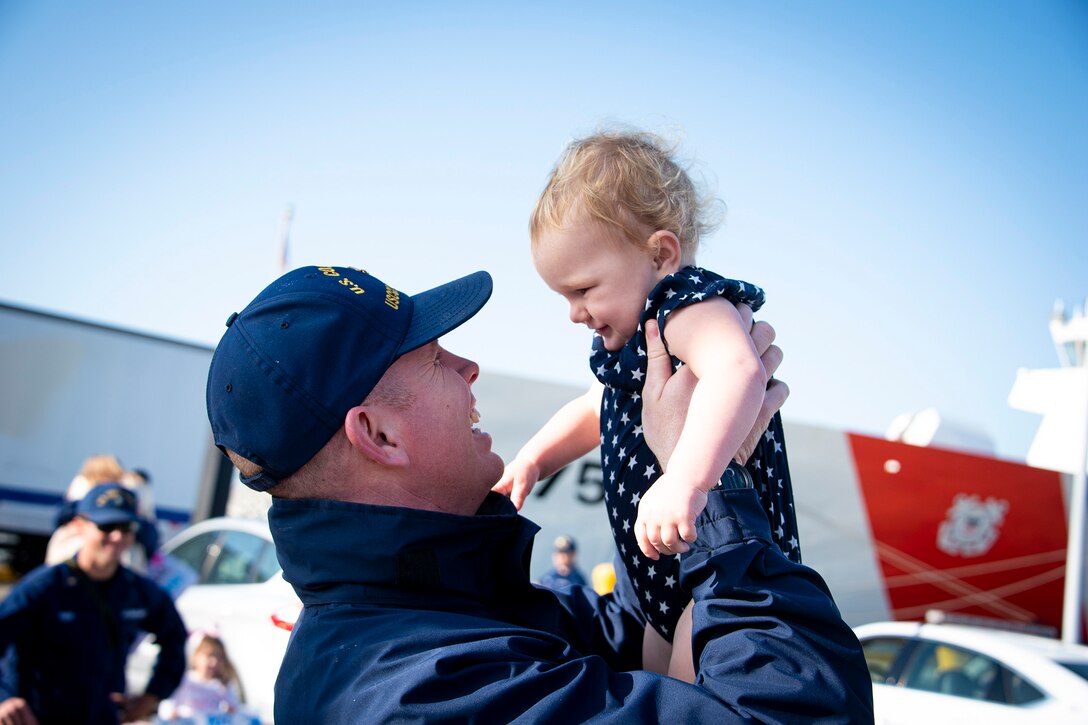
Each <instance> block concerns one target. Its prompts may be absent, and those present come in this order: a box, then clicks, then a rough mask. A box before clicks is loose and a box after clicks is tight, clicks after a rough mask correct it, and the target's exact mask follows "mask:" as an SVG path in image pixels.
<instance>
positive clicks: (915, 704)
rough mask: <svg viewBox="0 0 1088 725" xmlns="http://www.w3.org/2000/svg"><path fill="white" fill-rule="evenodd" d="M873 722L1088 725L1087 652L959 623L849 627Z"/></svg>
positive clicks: (894, 724)
mask: <svg viewBox="0 0 1088 725" xmlns="http://www.w3.org/2000/svg"><path fill="white" fill-rule="evenodd" d="M854 632H855V633H856V634H857V636H858V639H859V640H861V644H862V647H863V648H864V650H865V661H866V663H867V664H868V666H869V675H870V677H871V678H872V681H873V701H874V709H875V712H876V723H877V725H905V724H906V723H924V725H942V724H943V723H949V724H950V725H972V724H973V723H986V724H987V725H1004V724H1005V723H1017V724H1018V725H1019V724H1022V723H1046V724H1047V725H1061V724H1063V723H1069V724H1072V723H1077V724H1078V725H1083V724H1084V723H1088V647H1085V646H1082V645H1072V644H1066V643H1063V642H1061V641H1059V640H1055V639H1050V638H1047V637H1040V636H1036V635H1032V634H1021V633H1019V632H1011V631H1003V630H1000V629H991V628H984V627H978V626H970V625H964V624H922V623H919V622H877V623H874V624H865V625H861V626H858V627H854Z"/></svg>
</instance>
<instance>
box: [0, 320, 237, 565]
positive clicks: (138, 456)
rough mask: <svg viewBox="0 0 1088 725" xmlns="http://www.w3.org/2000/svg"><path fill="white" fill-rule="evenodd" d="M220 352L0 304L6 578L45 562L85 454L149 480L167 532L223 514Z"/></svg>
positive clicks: (0, 523) (1, 553)
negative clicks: (217, 394)
mask: <svg viewBox="0 0 1088 725" xmlns="http://www.w3.org/2000/svg"><path fill="white" fill-rule="evenodd" d="M211 355H212V348H211V347H209V346H203V345H196V344H191V343H187V342H181V341H178V340H171V339H167V338H165V337H159V336H155V335H147V334H141V333H137V332H132V331H129V330H123V329H119V328H116V327H110V326H106V325H101V324H96V323H91V322H87V321H82V320H78V319H74V318H71V317H66V316H61V315H57V314H52V313H48V312H43V311H38V310H33V309H28V308H25V307H20V306H15V305H11V304H5V303H0V579H3V578H5V577H6V578H9V579H10V578H12V577H17V576H18V575H20V574H23V573H25V572H26V571H28V570H29V569H31V568H33V567H34V566H35V565H37V564H39V563H41V561H42V558H43V556H44V552H45V544H46V542H47V540H48V537H49V535H50V534H51V533H52V530H53V520H54V516H55V514H56V511H57V507H58V505H59V504H60V502H61V499H62V497H63V495H64V492H65V490H66V489H67V488H68V484H69V483H70V482H71V480H72V478H73V477H74V476H75V474H76V473H77V472H78V471H79V468H80V466H81V464H82V462H83V460H84V459H85V458H87V457H88V456H91V455H95V454H99V453H112V454H114V455H115V456H117V458H118V459H119V460H120V461H121V463H122V465H124V466H126V467H129V468H141V469H144V470H146V471H148V472H149V473H150V474H151V476H152V491H153V497H154V501H155V505H156V513H157V515H158V518H159V521H160V526H161V527H162V528H163V534H164V535H169V534H170V533H172V531H173V530H175V529H178V528H180V527H182V526H184V525H185V524H187V523H189V522H190V521H191V520H196V519H200V518H205V517H207V516H212V515H216V514H219V513H222V511H223V509H224V508H225V505H226V497H227V494H228V491H229V485H230V478H231V471H232V469H231V467H230V465H229V462H227V461H226V459H225V458H224V457H223V456H222V455H221V454H220V453H219V452H218V451H217V450H216V449H215V447H214V445H212V439H211V429H210V427H209V425H208V418H207V414H206V413H205V408H204V386H205V383H206V381H207V375H208V365H209V363H210V362H211Z"/></svg>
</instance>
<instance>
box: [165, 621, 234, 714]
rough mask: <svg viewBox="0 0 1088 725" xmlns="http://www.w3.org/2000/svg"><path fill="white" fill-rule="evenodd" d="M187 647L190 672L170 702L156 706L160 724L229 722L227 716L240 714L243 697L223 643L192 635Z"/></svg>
mask: <svg viewBox="0 0 1088 725" xmlns="http://www.w3.org/2000/svg"><path fill="white" fill-rule="evenodd" d="M189 648H190V649H191V653H190V655H189V669H188V670H187V671H186V672H185V676H184V677H183V678H182V680H181V685H179V686H178V689H177V690H175V691H174V694H173V695H171V696H170V699H168V700H163V701H162V702H161V703H160V704H159V719H160V721H166V722H177V721H189V722H193V721H195V722H200V723H203V722H219V721H223V722H231V721H232V720H231V719H230V717H229V716H230V715H232V714H234V713H238V712H239V710H240V708H241V703H242V700H243V699H244V697H243V695H242V692H241V688H242V685H241V683H240V682H239V681H238V674H237V673H236V672H235V671H234V665H233V664H232V663H231V661H230V658H229V657H227V650H226V647H225V646H224V645H223V640H221V639H220V638H219V637H218V636H217V635H215V634H212V633H209V632H194V633H192V634H191V635H189ZM223 716H227V717H226V718H224V717H223Z"/></svg>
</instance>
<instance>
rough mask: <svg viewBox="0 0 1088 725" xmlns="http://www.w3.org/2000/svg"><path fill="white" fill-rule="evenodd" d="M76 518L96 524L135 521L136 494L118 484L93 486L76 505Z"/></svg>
mask: <svg viewBox="0 0 1088 725" xmlns="http://www.w3.org/2000/svg"><path fill="white" fill-rule="evenodd" d="M76 516H79V517H81V518H85V519H88V520H89V521H93V522H94V523H96V524H120V523H126V522H132V521H135V520H136V519H137V518H138V517H137V515H136V494H134V493H133V492H132V491H130V490H128V489H127V488H125V487H124V486H122V485H121V484H119V483H103V484H100V485H98V486H95V487H94V488H92V489H91V490H90V491H88V492H87V495H86V496H84V497H83V498H81V499H80V500H79V503H78V504H76Z"/></svg>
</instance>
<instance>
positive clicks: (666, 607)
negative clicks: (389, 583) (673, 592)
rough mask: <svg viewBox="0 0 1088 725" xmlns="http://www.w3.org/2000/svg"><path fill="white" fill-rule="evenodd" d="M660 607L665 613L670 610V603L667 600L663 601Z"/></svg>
mask: <svg viewBox="0 0 1088 725" xmlns="http://www.w3.org/2000/svg"><path fill="white" fill-rule="evenodd" d="M659 609H660V610H661V613H662V614H664V613H665V612H667V611H669V605H668V604H666V603H665V602H661V606H660V607H659Z"/></svg>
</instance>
